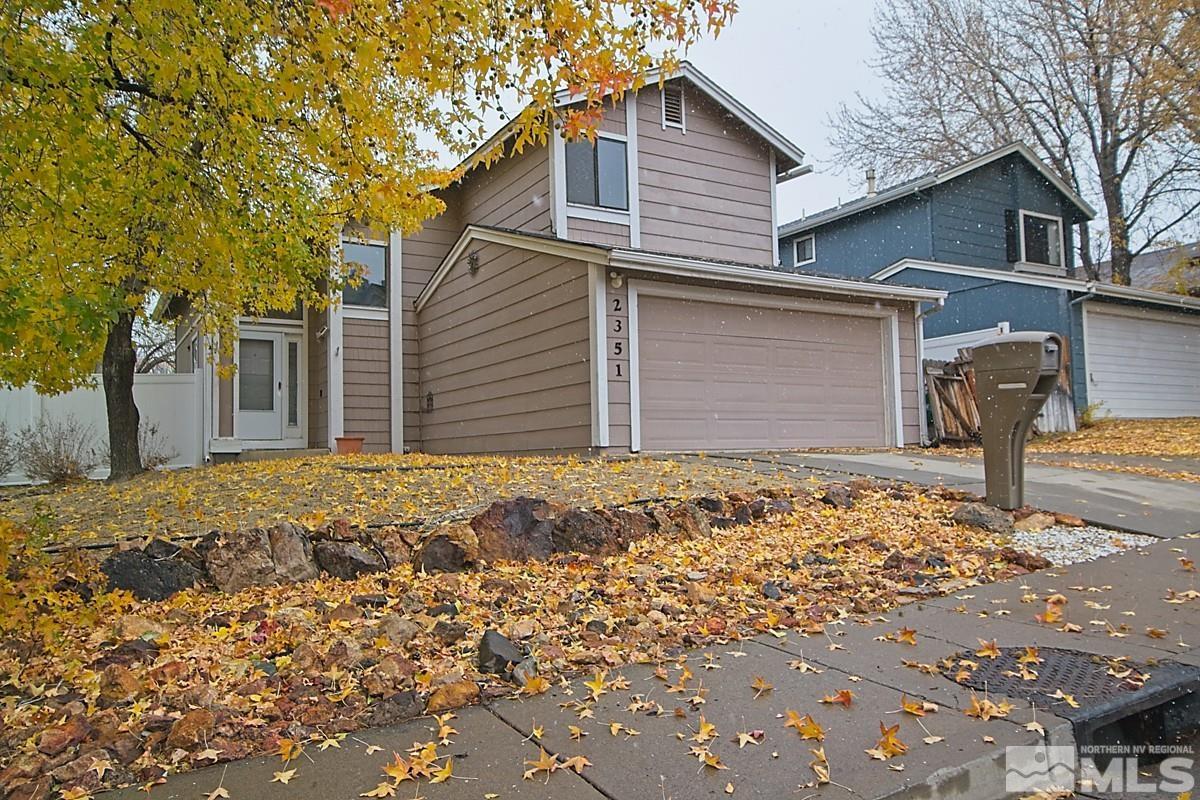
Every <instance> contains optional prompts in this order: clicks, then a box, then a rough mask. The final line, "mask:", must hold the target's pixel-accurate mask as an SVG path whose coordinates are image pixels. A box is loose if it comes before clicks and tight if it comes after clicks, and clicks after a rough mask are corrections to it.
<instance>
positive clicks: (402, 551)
mask: <svg viewBox="0 0 1200 800" xmlns="http://www.w3.org/2000/svg"><path fill="white" fill-rule="evenodd" d="M362 536H363V539H365V540H366V542H367V543H368V544H370V545H371V547H372V548H374V549H375V550H376V551H378V552H379V553H380V554H382V555H383V559H384V561H386V562H387V565H388V568H389V569H392V568H395V567H398V566H400V565H401V564H404V563H406V562H407V561H409V560H410V559H412V551H413V545H414V544H416V541H417V534H416V531H414V530H412V529H411V528H408V529H406V528H399V527H395V526H392V527H388V528H367V529H366V530H365V531H363V533H362Z"/></svg>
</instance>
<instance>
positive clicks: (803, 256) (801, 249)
mask: <svg viewBox="0 0 1200 800" xmlns="http://www.w3.org/2000/svg"><path fill="white" fill-rule="evenodd" d="M792 247H793V248H794V255H795V257H794V258H793V259H792V260H793V262H794V263H795V265H796V266H797V267H802V266H804V265H805V264H811V263H812V262H814V261H816V260H817V237H816V234H812V233H810V234H808V235H807V236H801V237H800V238H799V239H796V240H795V241H793V242H792Z"/></svg>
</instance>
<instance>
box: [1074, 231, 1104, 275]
mask: <svg viewBox="0 0 1200 800" xmlns="http://www.w3.org/2000/svg"><path fill="white" fill-rule="evenodd" d="M1079 263H1080V266H1082V267H1083V276H1084V277H1085V278H1087V279H1088V280H1089V281H1096V280H1100V272H1099V270H1097V269H1096V260H1095V259H1094V258H1092V232H1091V230H1090V229H1089V228H1088V223H1087V222H1081V223H1079ZM1076 277H1078V276H1076Z"/></svg>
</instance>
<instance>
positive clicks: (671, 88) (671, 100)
mask: <svg viewBox="0 0 1200 800" xmlns="http://www.w3.org/2000/svg"><path fill="white" fill-rule="evenodd" d="M662 109H663V123H662V124H663V127H664V128H679V129H680V130H686V128H685V126H684V120H683V84H682V83H680V82H678V81H676V82H674V83H668V84H664V85H663V87H662Z"/></svg>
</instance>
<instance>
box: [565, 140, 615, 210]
mask: <svg viewBox="0 0 1200 800" xmlns="http://www.w3.org/2000/svg"><path fill="white" fill-rule="evenodd" d="M566 160H567V202H568V203H570V204H572V205H580V206H594V207H596V208H610V209H616V210H618V211H628V210H629V171H628V166H627V162H626V153H625V141H624V140H622V139H615V138H612V137H609V136H605V135H603V134H600V135H598V136H597V137H596V142H595V144H593V143H592V142H589V141H588V140H587V139H580V140H578V141H574V142H567V143H566Z"/></svg>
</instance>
